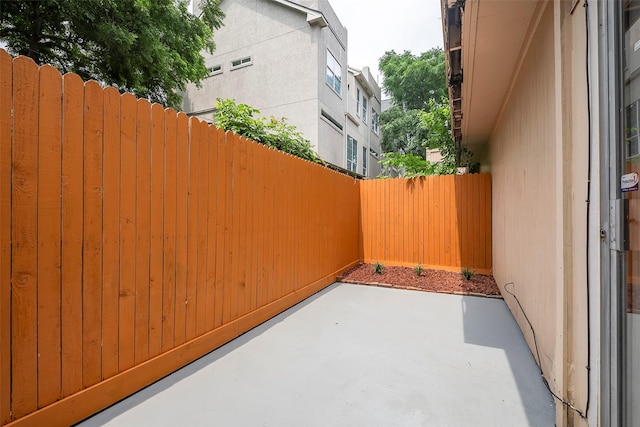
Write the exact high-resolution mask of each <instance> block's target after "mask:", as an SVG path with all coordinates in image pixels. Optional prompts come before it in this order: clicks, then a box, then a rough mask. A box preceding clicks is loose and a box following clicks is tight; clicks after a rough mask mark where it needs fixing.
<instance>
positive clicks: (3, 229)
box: [0, 50, 13, 423]
mask: <svg viewBox="0 0 640 427" xmlns="http://www.w3.org/2000/svg"><path fill="white" fill-rule="evenodd" d="M12 92H13V63H12V60H11V57H10V56H9V54H8V53H7V52H5V51H4V50H0V423H7V422H9V420H10V418H11V415H10V413H11V268H10V265H11V133H12V126H13V121H12V119H11V109H12V108H13V102H12V101H13V94H12Z"/></svg>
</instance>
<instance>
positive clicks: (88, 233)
mask: <svg viewBox="0 0 640 427" xmlns="http://www.w3.org/2000/svg"><path fill="white" fill-rule="evenodd" d="M84 93H85V98H84V164H83V166H84V207H83V209H84V230H83V237H82V241H83V248H82V249H83V251H82V328H83V333H82V335H83V341H82V384H83V386H84V387H89V386H92V385H94V384H96V383H98V382H100V380H101V379H102V349H101V348H100V347H101V344H102V212H103V206H102V132H103V122H102V120H103V111H104V98H103V90H102V88H101V87H100V85H99V84H98V83H96V82H93V81H90V82H88V83H86V84H85V92H84Z"/></svg>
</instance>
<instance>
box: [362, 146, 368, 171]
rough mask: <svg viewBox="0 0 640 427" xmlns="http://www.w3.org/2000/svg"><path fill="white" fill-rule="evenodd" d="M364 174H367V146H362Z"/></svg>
mask: <svg viewBox="0 0 640 427" xmlns="http://www.w3.org/2000/svg"><path fill="white" fill-rule="evenodd" d="M362 175H364V176H367V147H362Z"/></svg>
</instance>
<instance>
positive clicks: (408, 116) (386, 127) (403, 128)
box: [380, 106, 428, 157]
mask: <svg viewBox="0 0 640 427" xmlns="http://www.w3.org/2000/svg"><path fill="white" fill-rule="evenodd" d="M425 114H426V112H425V111H423V110H407V111H404V110H403V109H402V108H400V107H397V106H394V107H391V108H390V109H388V110H386V111H383V112H382V114H381V115H380V130H381V132H382V142H381V145H382V150H383V151H384V152H386V153H388V152H395V153H403V154H413V155H415V156H422V157H424V144H425V141H426V140H427V137H428V129H427V128H426V127H425V121H424V115H425Z"/></svg>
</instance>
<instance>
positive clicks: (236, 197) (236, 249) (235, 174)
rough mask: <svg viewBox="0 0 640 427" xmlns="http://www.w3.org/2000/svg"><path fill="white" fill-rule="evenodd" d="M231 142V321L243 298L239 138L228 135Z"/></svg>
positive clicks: (236, 313)
mask: <svg viewBox="0 0 640 427" xmlns="http://www.w3.org/2000/svg"><path fill="white" fill-rule="evenodd" d="M229 142H231V148H232V158H233V166H232V169H231V170H232V178H231V200H232V203H231V212H232V217H233V219H232V224H233V225H232V227H231V230H232V231H231V241H232V244H231V254H230V255H231V275H230V280H231V281H230V284H231V303H230V309H231V319H237V318H238V313H239V312H238V309H239V300H240V298H241V296H242V297H244V293H242V294H241V291H242V289H241V288H240V228H241V224H240V199H241V198H242V194H241V189H240V138H239V137H238V136H236V135H229V137H228V138H227V144H228V143H229Z"/></svg>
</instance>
